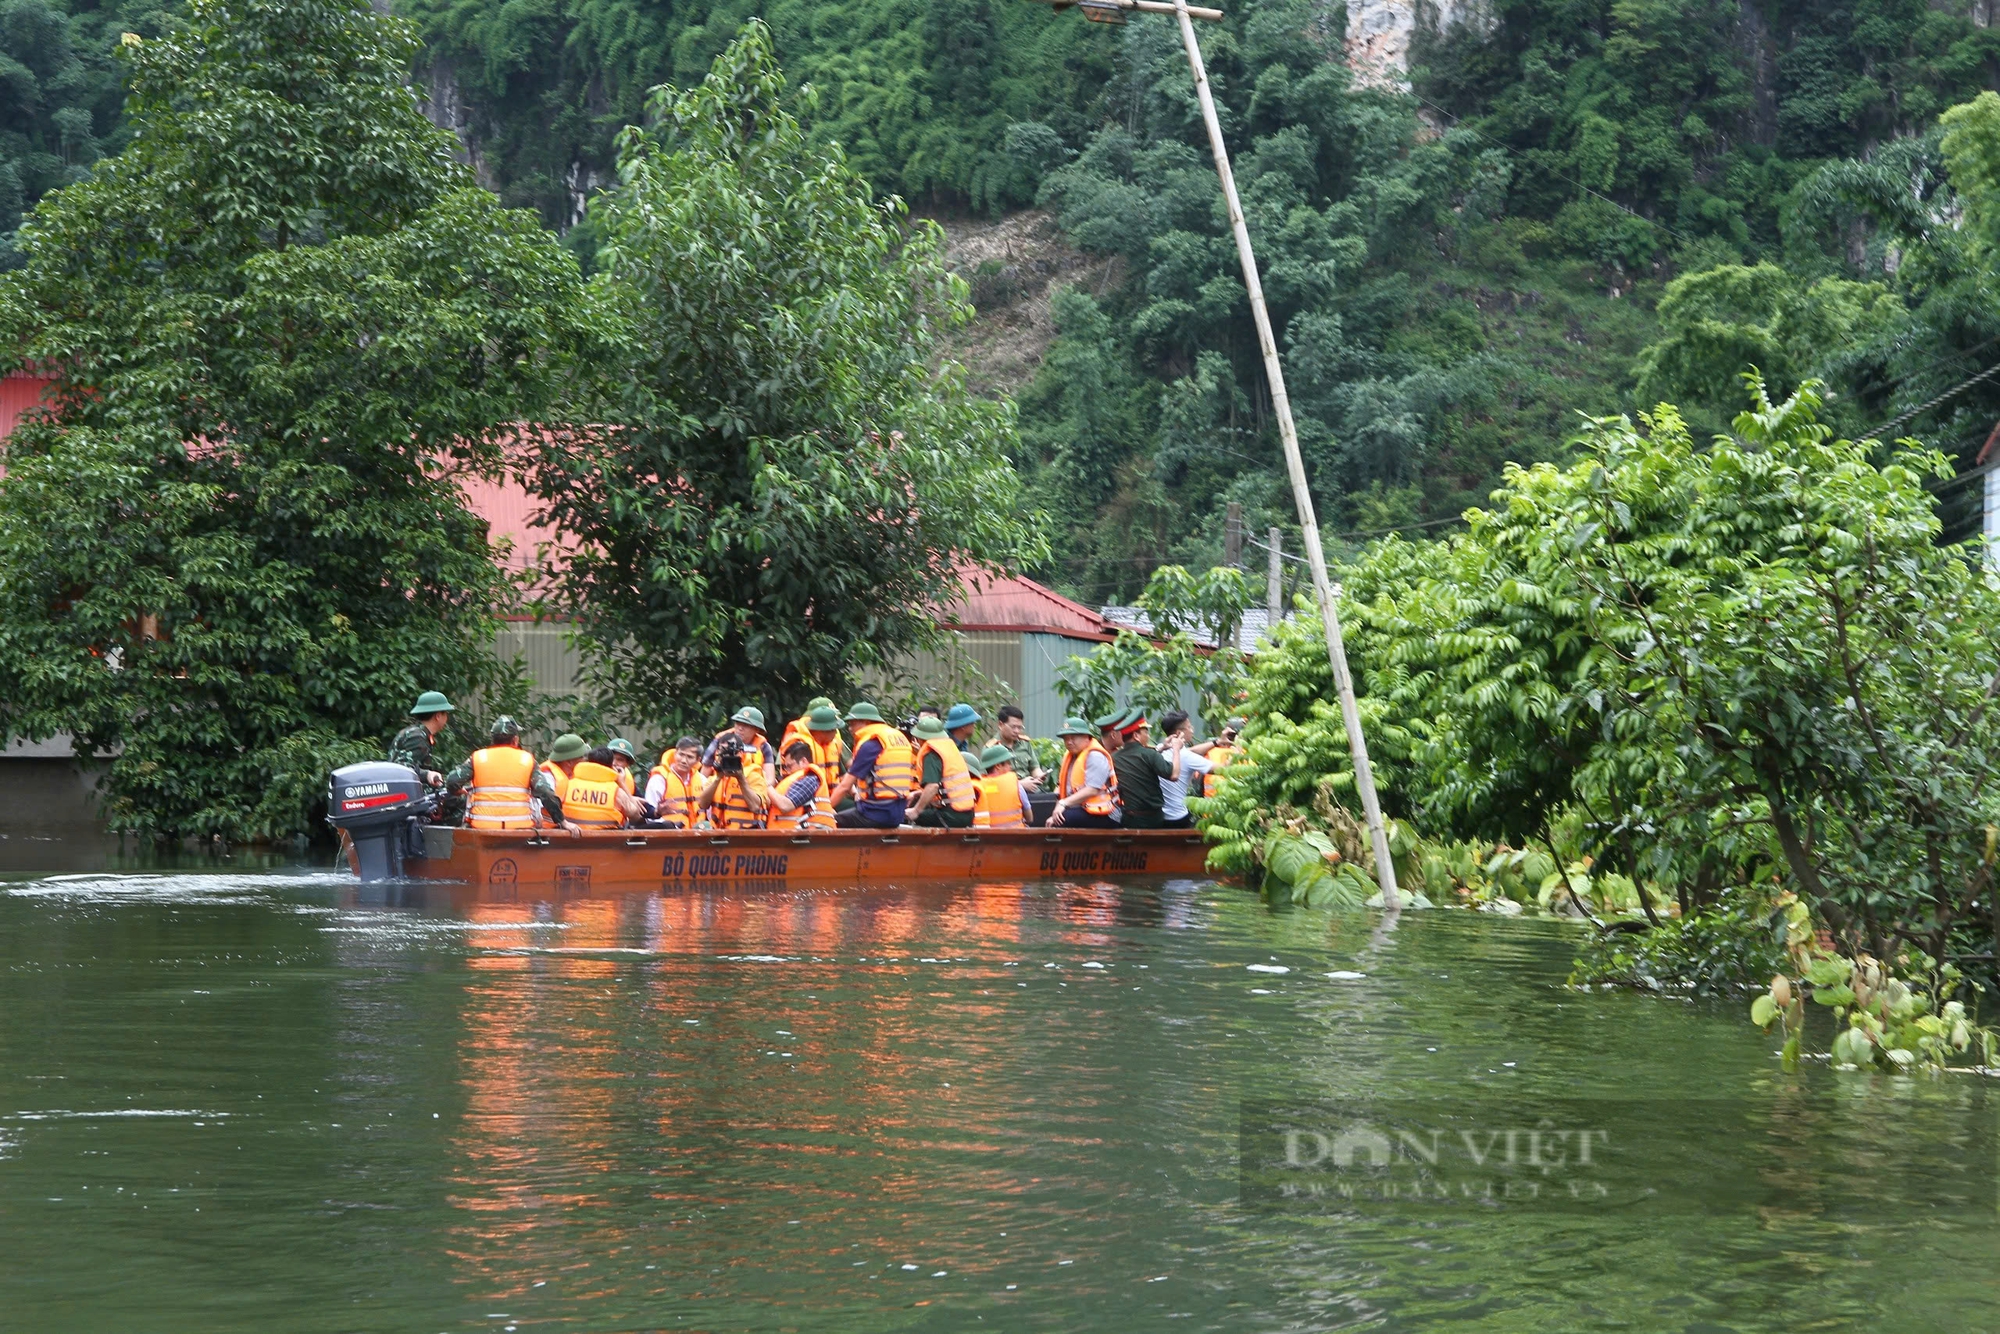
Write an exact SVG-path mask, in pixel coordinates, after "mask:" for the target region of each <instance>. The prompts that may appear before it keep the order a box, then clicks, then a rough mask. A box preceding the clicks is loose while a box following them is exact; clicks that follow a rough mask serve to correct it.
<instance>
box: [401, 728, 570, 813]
mask: <svg viewBox="0 0 2000 1334" xmlns="http://www.w3.org/2000/svg"><path fill="white" fill-rule="evenodd" d="M407 730H409V731H412V732H414V731H416V730H417V729H415V728H409V729H407ZM492 732H493V744H494V745H496V746H518V745H520V744H521V724H519V723H517V722H515V721H514V720H513V718H511V717H509V716H508V715H507V714H504V713H503V714H501V715H500V716H499V717H498V718H495V719H494V720H493V729H492ZM400 739H401V738H398V740H400ZM529 758H530V759H533V758H534V757H533V756H529ZM471 781H472V756H470V755H468V756H466V757H465V760H464V762H462V763H461V764H460V765H459V766H458V767H457V768H456V769H453V770H452V771H451V772H450V773H448V774H446V775H445V776H444V790H445V791H446V792H448V793H450V794H451V795H452V796H453V797H458V796H459V794H461V793H463V792H464V791H465V788H466V785H467V784H468V783H470V782H471ZM528 795H529V797H530V799H531V800H534V801H537V802H540V803H541V807H542V818H543V819H545V820H547V821H548V822H549V823H550V824H552V825H556V826H558V827H560V828H565V829H568V830H570V831H571V832H573V833H574V832H577V830H576V826H575V825H572V824H570V823H568V822H567V821H565V820H564V819H563V809H562V798H561V797H559V796H557V795H556V782H555V779H553V778H550V777H549V771H548V770H547V769H544V768H543V767H542V766H540V765H536V766H535V776H534V778H533V779H532V780H531V781H530V782H529V784H528Z"/></svg>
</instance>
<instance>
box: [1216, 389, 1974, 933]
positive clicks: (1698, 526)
mask: <svg viewBox="0 0 2000 1334" xmlns="http://www.w3.org/2000/svg"><path fill="white" fill-rule="evenodd" d="M1751 387H1752V393H1753V398H1754V407H1753V409H1752V410H1751V411H1749V412H1745V413H1743V414H1741V415H1740V416H1738V417H1737V418H1736V421H1735V435H1734V438H1723V439H1719V440H1717V441H1715V442H1714V443H1713V444H1712V445H1711V446H1710V447H1709V448H1707V449H1698V448H1696V447H1695V445H1694V442H1693V441H1692V439H1691V438H1690V437H1689V435H1688V433H1687V431H1686V430H1685V428H1684V427H1683V426H1682V424H1681V421H1680V418H1679V417H1678V416H1677V415H1676V414H1675V412H1674V411H1673V409H1672V408H1670V407H1663V408H1662V409H1661V410H1660V411H1659V412H1658V413H1655V414H1654V415H1652V416H1651V417H1650V418H1647V419H1645V420H1644V422H1643V424H1642V425H1643V429H1642V428H1639V427H1635V426H1634V425H1633V424H1632V423H1631V422H1630V421H1628V420H1626V419H1624V418H1607V419H1603V420H1599V421H1596V422H1593V423H1592V424H1591V425H1590V427H1589V429H1588V430H1587V431H1586V432H1585V433H1584V435H1583V436H1582V438H1581V440H1580V442H1579V443H1580V444H1581V446H1582V447H1583V448H1584V450H1585V451H1586V456H1585V457H1584V458H1583V459H1582V460H1581V461H1579V462H1578V463H1576V464H1574V465H1572V466H1571V467H1568V468H1562V469H1559V468H1556V467H1555V466H1553V465H1548V464H1544V465H1540V466H1538V467H1535V468H1527V469H1522V468H1516V469H1512V470H1511V471H1510V473H1509V476H1508V483H1507V485H1506V486H1505V487H1503V488H1502V489H1501V490H1500V491H1498V492H1496V493H1495V494H1494V501H1495V504H1494V507H1493V508H1492V509H1491V510H1486V511H1474V512H1473V513H1472V514H1471V515H1469V516H1468V517H1469V519H1470V526H1469V530H1468V531H1467V532H1466V533H1465V534H1464V535H1462V536H1460V537H1457V538H1454V539H1453V540H1452V542H1451V543H1450V544H1449V546H1448V547H1447V548H1446V549H1445V550H1444V551H1442V552H1437V553H1434V554H1431V555H1429V556H1428V557H1426V558H1424V559H1412V558H1411V556H1410V554H1409V552H1408V549H1407V548H1405V547H1404V546H1403V545H1402V544H1398V543H1389V544H1385V545H1383V546H1382V547H1380V548H1378V549H1377V550H1376V552H1375V553H1374V554H1373V555H1372V556H1371V557H1370V559H1369V560H1367V561H1365V562H1364V563H1363V567H1362V569H1361V570H1360V571H1359V572H1357V575H1356V577H1354V578H1352V579H1350V581H1349V583H1350V587H1352V588H1353V589H1354V591H1355V592H1356V593H1358V594H1360V595H1362V597H1363V605H1361V606H1360V607H1359V608H1358V609H1357V616H1356V620H1357V622H1358V623H1359V624H1358V627H1357V630H1356V633H1355V635H1354V641H1355V643H1356V645H1357V648H1358V654H1357V656H1358V657H1359V658H1360V660H1361V664H1362V676H1363V678H1364V681H1365V684H1366V687H1367V690H1368V692H1369V694H1370V696H1371V697H1373V698H1374V699H1376V700H1378V701H1380V702H1381V703H1383V704H1386V705H1387V706H1389V708H1390V710H1391V712H1392V713H1393V714H1394V715H1395V716H1397V717H1398V718H1400V719H1402V720H1403V721H1404V722H1405V723H1406V725H1407V726H1408V727H1409V729H1410V732H1411V734H1412V739H1411V742H1410V744H1409V746H1408V749H1407V752H1406V754H1405V757H1404V758H1402V759H1401V760H1400V763H1397V762H1396V756H1395V751H1394V748H1393V747H1392V748H1390V749H1391V760H1392V764H1391V768H1392V770H1394V771H1395V773H1394V777H1395V778H1397V779H1398V780H1400V781H1399V782H1397V783H1394V784H1392V787H1391V790H1392V791H1396V792H1398V793H1399V794H1400V804H1401V806H1402V809H1403V810H1404V811H1405V812H1406V813H1408V814H1410V815H1412V816H1414V817H1415V818H1417V819H1418V821H1419V823H1420V824H1421V825H1422V826H1423V827H1424V828H1425V829H1426V830H1427V831H1433V832H1438V833H1450V834H1456V835H1460V836H1463V837H1469V838H1470V837H1477V838H1489V839H1490V838H1494V837H1499V836H1506V835H1511V836H1512V837H1514V838H1516V839H1525V838H1534V837H1538V836H1542V835H1544V834H1545V832H1546V830H1547V829H1548V827H1549V825H1550V822H1551V821H1552V820H1554V819H1555V818H1556V817H1557V816H1558V815H1560V814H1563V813H1565V812H1570V811H1574V812H1580V814H1581V815H1582V817H1583V819H1584V821H1585V830H1586V834H1587V836H1588V837H1589V838H1590V839H1591V840H1592V841H1593V843H1594V844H1595V848H1596V851H1597V853H1598V855H1599V857H1600V858H1601V859H1602V860H1604V861H1605V862H1606V863H1607V864H1609V865H1612V866H1617V867H1619V868H1621V869H1624V870H1628V871H1630V872H1631V873H1633V874H1635V875H1639V876H1643V877H1647V878H1650V879H1653V880H1655V881H1656V882H1658V883H1661V884H1663V885H1666V886H1671V887H1673V888H1674V889H1676V890H1677V891H1678V892H1679V893H1680V895H1681V898H1682V903H1683V906H1684V907H1686V908H1688V909H1695V908H1699V907H1701V906H1702V905H1703V904H1704V903H1706V902H1709V901H1712V899H1713V896H1714V894H1715V893H1716V892H1717V891H1718V890H1719V889H1721V888H1722V887H1723V886H1725V885H1728V884H1731V883H1735V884H1744V883H1749V882H1752V881H1761V882H1765V883H1767V884H1768V883H1769V882H1770V881H1771V880H1772V878H1773V877H1775V878H1777V879H1778V880H1780V881H1782V882H1783V883H1784V884H1786V885H1788V886H1789V887H1790V888H1791V889H1793V890H1794V891H1795V892H1796V893H1797V894H1798V895H1799V897H1800V898H1801V900H1803V901H1804V902H1805V903H1807V904H1808V905H1810V907H1811V909H1812V911H1813V913H1814V915H1815V916H1816V917H1817V918H1818V920H1819V921H1820V922H1821V923H1823V924H1824V925H1826V926H1828V927H1830V928H1832V929H1833V930H1834V931H1835V933H1836V934H1837V935H1838V936H1839V937H1840V938H1841V939H1842V940H1843V941H1844V942H1845V943H1846V944H1847V945H1849V946H1851V947H1852V948H1853V949H1855V950H1857V951H1866V952H1869V953H1872V954H1874V955H1876V956H1877V957H1880V958H1883V959H1885V960H1886V959H1893V958H1894V957H1895V956H1896V955H1897V954H1898V953H1899V952H1900V951H1901V950H1902V949H1903V947H1904V946H1906V945H1914V946H1917V947H1918V948H1920V949H1922V950H1923V951H1924V952H1925V953H1926V954H1927V955H1929V956H1930V957H1931V958H1933V959H1941V958H1943V957H1945V956H1947V955H1948V954H1950V953H1952V952H1953V951H1954V950H1958V949H1963V948H1965V947H1964V946H1963V945H1962V944H1960V945H1954V944H1953V940H1954V937H1955V936H1956V935H1957V933H1962V932H1964V931H1967V930H1970V931H1974V932H1975V933H1976V934H1977V935H1978V937H1979V938H1980V939H1981V940H1986V941H1990V940H1991V939H1992V937H1993V935H1994V933H1995V929H1996V928H2000V914H1996V913H1995V912H1994V907H1995V903H1994V883H1993V874H1994V856H1995V854H1994V850H1993V849H1994V843H1993V835H1992V833H1991V830H1992V828H1993V827H1994V825H1995V823H1996V821H2000V793H1996V792H1995V790H1994V788H1993V786H1992V784H1991V782H1990V775H1991V773H1992V770H1993V765H1994V761H1995V760H1996V758H2000V756H1996V753H1995V750H1996V746H2000V713H1996V711H1995V709H1994V708H1993V701H1994V696H1995V694H1996V692H2000V639H1996V633H1995V631H1996V627H2000V587H1996V584H1995V582H1994V580H1993V579H1992V578H1991V576H1989V575H1988V574H1987V573H1986V572H1985V570H1984V568H1983V565H1982V562H1981V561H1980V559H1979V553H1978V552H1976V551H1967V550H1961V549H1956V548H1949V547H1941V546H1939V545H1938V544H1937V542H1936V538H1937V534H1938V521H1937V518H1936V515H1935V513H1934V503H1933V500H1932V498H1931V496H1930V495H1929V494H1928V492H1927V491H1926V490H1925V485H1924V484H1925V480H1926V479H1927V478H1931V477H1935V476H1939V475H1945V474H1947V472H1948V469H1947V468H1946V465H1945V463H1944V460H1943V458H1942V456H1941V455H1939V454H1937V453H1935V452H1933V451H1927V450H1922V449H1919V448H1917V447H1916V446H1915V445H1914V444H1913V443H1911V442H1905V443H1904V445H1903V447H1902V448H1900V449H1899V450H1898V451H1897V452H1896V453H1895V455H1894V457H1893V458H1892V459H1891V460H1890V461H1888V462H1886V463H1882V464H1879V465H1878V464H1877V463H1876V462H1874V461H1873V457H1872V456H1873V455H1874V454H1875V453H1876V452H1877V451H1878V450H1879V449H1880V446H1879V445H1877V444H1875V442H1872V441H1863V442H1854V441H1847V440H1835V439H1833V438H1831V432H1830V431H1829V430H1828V429H1827V428H1826V427H1825V426H1823V425H1821V424H1820V423H1819V422H1818V420H1817V418H1816V416H1815V413H1816V410H1817V408H1818V398H1817V394H1816V391H1815V388H1814V387H1813V386H1811V385H1808V386H1806V387H1804V388H1802V389H1801V390H1800V391H1799V392H1798V393H1797V394H1795V395H1793V396H1792V397H1791V398H1790V399H1788V400H1786V401H1785V402H1783V403H1772V402H1771V401H1770V400H1769V399H1768V398H1767V397H1765V395H1764V392H1763V387H1762V384H1761V383H1760V382H1758V381H1757V380H1756V379H1755V378H1754V377H1752V379H1751ZM1259 665H1260V669H1261V667H1262V664H1261V663H1260V664H1259ZM1257 693H1258V692H1257V689H1256V687H1255V686H1253V696H1254V695H1256V694H1257ZM1272 730H1276V731H1282V730H1283V728H1282V727H1281V726H1276V725H1274V724H1273V723H1272V722H1271V721H1270V720H1264V721H1263V722H1261V723H1258V724H1253V730H1252V732H1251V737H1252V740H1251V744H1250V750H1251V753H1252V755H1253V756H1255V755H1256V754H1257V753H1258V749H1259V743H1258V741H1257V739H1256V738H1257V736H1258V735H1259V733H1260V732H1262V731H1272ZM1258 781H1263V780H1262V778H1261V776H1260V777H1259V779H1258ZM1973 952H1975V953H1977V952H1981V951H1980V950H1977V949H1975V950H1974V951H1973Z"/></svg>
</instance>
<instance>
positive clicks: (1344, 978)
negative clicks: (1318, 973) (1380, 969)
mask: <svg viewBox="0 0 2000 1334" xmlns="http://www.w3.org/2000/svg"><path fill="white" fill-rule="evenodd" d="M1327 976H1328V977H1330V978H1332V979H1333V980H1334V981H1336V982H1359V981H1360V980H1361V979H1362V978H1364V977H1366V976H1368V974H1366V973H1357V972H1354V971H1352V970H1350V969H1346V968H1336V969H1334V970H1333V971H1332V972H1330V973H1328V974H1327Z"/></svg>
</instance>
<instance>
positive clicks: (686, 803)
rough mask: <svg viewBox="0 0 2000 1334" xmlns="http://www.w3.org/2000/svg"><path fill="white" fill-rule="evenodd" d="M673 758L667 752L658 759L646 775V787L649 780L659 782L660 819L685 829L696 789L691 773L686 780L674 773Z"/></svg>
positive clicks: (648, 784)
mask: <svg viewBox="0 0 2000 1334" xmlns="http://www.w3.org/2000/svg"><path fill="white" fill-rule="evenodd" d="M673 758H674V753H673V752H672V751H668V752H667V753H666V754H664V755H662V756H661V757H660V762H659V763H658V764H656V765H654V766H653V768H652V772H650V773H648V774H647V775H646V777H647V779H648V780H649V781H648V782H647V784H646V786H647V787H648V788H649V789H650V788H651V787H652V783H651V781H650V780H651V779H653V778H658V779H659V780H660V782H661V788H662V790H661V792H660V819H662V820H664V821H666V822H667V823H669V824H675V823H678V825H679V826H680V827H683V828H685V827H686V826H687V824H688V821H689V816H690V814H691V813H692V811H693V809H694V799H695V794H696V791H697V789H696V787H695V783H694V774H693V773H689V774H688V776H687V777H686V778H682V777H681V776H680V775H679V774H677V773H675V772H674V766H673Z"/></svg>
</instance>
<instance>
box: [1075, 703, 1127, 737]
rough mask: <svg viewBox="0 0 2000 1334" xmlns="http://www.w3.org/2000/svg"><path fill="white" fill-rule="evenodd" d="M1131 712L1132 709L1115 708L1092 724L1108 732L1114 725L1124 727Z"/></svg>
mask: <svg viewBox="0 0 2000 1334" xmlns="http://www.w3.org/2000/svg"><path fill="white" fill-rule="evenodd" d="M1131 712H1132V710H1130V709H1113V710H1112V711H1111V712H1109V713H1107V714H1105V715H1104V716H1103V717H1102V718H1099V719H1098V720H1097V721H1096V722H1095V723H1094V724H1092V725H1093V726H1095V727H1096V728H1097V730H1098V731H1100V732H1108V731H1110V730H1111V729H1112V728H1114V727H1123V726H1124V725H1125V719H1126V717H1127V715H1129V714H1130V713H1131ZM1058 735H1060V734H1058Z"/></svg>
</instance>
